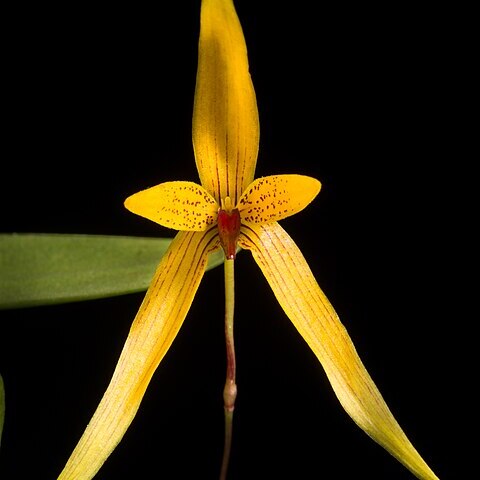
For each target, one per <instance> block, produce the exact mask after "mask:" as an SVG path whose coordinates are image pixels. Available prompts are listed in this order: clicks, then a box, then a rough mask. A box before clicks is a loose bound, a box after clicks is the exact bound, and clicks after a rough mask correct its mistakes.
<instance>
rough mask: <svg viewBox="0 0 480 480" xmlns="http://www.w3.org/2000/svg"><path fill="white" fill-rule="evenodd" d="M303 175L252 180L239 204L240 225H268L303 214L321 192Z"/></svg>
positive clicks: (312, 179) (310, 178)
mask: <svg viewBox="0 0 480 480" xmlns="http://www.w3.org/2000/svg"><path fill="white" fill-rule="evenodd" d="M320 187H321V185H320V182H319V181H318V180H316V179H315V178H312V177H306V176H305V175H270V176H268V177H261V178H257V179H256V180H254V181H253V182H252V183H251V184H250V185H249V186H248V187H247V189H246V190H245V192H244V193H243V195H242V196H241V197H240V200H239V202H238V210H239V212H240V215H241V217H242V222H253V223H269V222H275V221H278V220H282V219H283V218H286V217H289V216H290V215H294V214H295V213H298V212H300V211H301V210H303V209H304V208H305V207H306V206H307V205H308V204H309V203H310V202H311V201H312V200H313V199H314V198H315V197H316V196H317V195H318V192H319V191H320Z"/></svg>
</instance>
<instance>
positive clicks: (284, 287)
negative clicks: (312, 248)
mask: <svg viewBox="0 0 480 480" xmlns="http://www.w3.org/2000/svg"><path fill="white" fill-rule="evenodd" d="M239 243H240V245H241V246H242V247H243V248H246V249H250V250H251V251H252V254H253V257H254V259H255V261H256V262H257V264H258V265H259V267H260V269H261V270H262V272H263V274H264V275H265V277H266V279H267V281H268V283H269V284H270V286H271V287H272V290H273V292H274V294H275V296H276V297H277V300H278V301H279V303H280V305H281V306H282V308H283V310H284V311H285V313H286V314H287V315H288V317H289V318H290V320H291V321H292V322H293V324H294V325H295V327H296V328H297V330H298V331H299V333H300V335H302V337H303V338H304V339H305V341H306V342H307V344H308V345H309V346H310V348H311V349H312V350H313V352H314V353H315V355H316V356H317V358H318V360H319V361H320V363H321V364H322V365H323V368H324V369H325V372H326V374H327V376H328V379H329V380H330V383H331V385H332V387H333V390H334V391H335V393H336V395H337V397H338V399H339V400H340V403H341V404H342V406H343V408H344V409H345V410H346V411H347V413H348V414H349V415H350V416H351V417H352V419H353V420H354V421H355V422H356V423H357V425H358V426H359V427H360V428H362V429H363V430H364V431H365V432H366V433H367V434H368V435H370V437H372V438H373V439H374V440H375V441H376V442H378V443H379V444H380V445H382V446H383V447H384V448H385V449H386V450H388V451H389V452H390V453H391V454H392V455H393V456H395V457H396V458H397V459H398V460H399V461H400V462H402V463H403V464H404V465H405V466H406V467H407V468H408V469H409V470H410V471H411V472H412V473H413V474H415V475H416V476H417V477H418V478H420V479H424V480H435V479H436V480H438V477H437V476H436V475H435V474H434V473H433V472H432V471H431V470H430V468H429V467H428V465H427V464H426V463H425V461H424V460H423V459H422V457H421V456H420V455H419V454H418V452H417V451H416V450H415V448H414V447H413V445H412V444H411V443H410V441H409V440H408V438H407V437H406V435H405V433H404V432H403V431H402V429H401V427H400V426H399V424H398V423H397V421H396V420H395V418H394V417H393V415H392V413H391V412H390V410H389V408H388V406H387V405H386V403H385V401H384V400H383V398H382V395H381V394H380V392H379V391H378V389H377V387H376V386H375V384H374V383H373V380H372V379H371V377H370V375H369V374H368V372H367V370H366V369H365V367H364V366H363V364H362V362H361V360H360V358H359V356H358V354H357V352H356V350H355V347H354V345H353V343H352V341H351V339H350V337H349V335H348V333H347V331H346V330H345V327H344V326H343V325H342V323H341V322H340V320H339V318H338V316H337V314H336V312H335V310H334V309H333V307H332V305H331V304H330V302H329V301H328V299H327V297H326V296H325V294H324V293H323V292H322V290H321V289H320V287H319V286H318V284H317V282H316V280H315V278H314V277H313V274H312V272H311V271H310V268H309V267H308V264H307V262H306V261H305V259H304V257H303V255H302V253H301V252H300V250H299V249H298V247H297V245H296V244H295V243H294V242H293V240H292V239H291V238H290V237H289V236H288V234H287V233H286V232H285V231H284V230H283V229H282V227H280V225H279V224H278V223H270V224H267V225H255V224H251V225H248V226H244V227H242V232H241V236H240V242H239Z"/></svg>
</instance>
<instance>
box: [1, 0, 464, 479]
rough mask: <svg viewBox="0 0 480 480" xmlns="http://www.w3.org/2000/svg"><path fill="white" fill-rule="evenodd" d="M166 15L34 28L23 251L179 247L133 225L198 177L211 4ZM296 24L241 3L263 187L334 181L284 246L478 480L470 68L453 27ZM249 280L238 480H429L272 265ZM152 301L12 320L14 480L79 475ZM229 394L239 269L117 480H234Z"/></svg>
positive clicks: (112, 472) (245, 282) (19, 165)
mask: <svg viewBox="0 0 480 480" xmlns="http://www.w3.org/2000/svg"><path fill="white" fill-rule="evenodd" d="M161 3H162V6H161V7H156V8H153V9H151V8H150V7H148V8H147V7H144V6H140V5H136V6H131V5H128V4H126V5H125V6H119V5H114V6H112V7H111V8H109V9H106V8H100V7H98V8H97V7H92V6H84V5H77V6H75V7H74V6H68V7H60V8H59V7H55V9H52V10H51V11H48V10H45V8H46V7H45V6H43V5H42V7H41V9H40V7H32V6H30V7H28V8H27V7H25V10H24V11H17V12H12V14H11V17H10V18H9V20H8V23H9V26H10V33H9V35H8V36H7V37H8V41H7V45H6V56H5V59H4V66H5V68H4V76H5V78H4V80H6V87H4V95H3V96H4V100H5V106H6V108H5V109H4V116H5V119H6V126H5V127H4V134H5V142H4V149H3V153H2V157H3V160H2V171H1V177H0V178H1V189H2V191H1V192H0V200H1V204H2V207H1V208H2V222H1V230H2V231H5V232H52V233H53V232H54V233H88V234H112V235H137V236H172V235H173V232H171V231H168V230H166V229H163V228H162V227H159V226H158V225H156V224H154V223H151V222H148V221H147V220H144V219H142V218H140V217H136V216H135V215H132V214H131V213H129V212H128V211H126V210H125V209H124V207H123V200H124V199H125V198H126V197H127V196H128V195H130V194H132V193H134V192H136V191H138V190H140V189H143V188H146V187H148V186H152V185H155V184H157V183H160V182H163V181H168V180H192V181H197V180H198V177H197V173H196V170H195V164H194V157H193V151H192V146H191V115H192V104H193V93H194V84H195V73H196V57H197V41H198V21H199V2H198V1H186V2H161ZM279 3H280V2H255V1H253V0H248V1H246V0H238V1H237V11H238V13H239V16H240V20H241V22H242V25H243V27H244V32H245V36H246V40H247V45H248V49H249V58H250V66H251V72H252V77H253V81H254V85H255V88H256V93H257V99H258V106H259V112H260V122H261V143H260V153H259V159H258V166H257V175H256V176H262V175H268V174H280V173H300V174H305V175H310V176H313V177H316V178H318V179H319V180H320V181H321V182H322V191H321V192H320V194H319V196H318V197H317V199H316V200H315V201H314V202H313V203H312V204H311V205H310V206H309V207H308V208H307V209H306V210H304V211H303V212H301V213H300V214H298V215H296V216H293V217H291V218H290V219H286V220H285V221H283V222H282V225H283V226H284V227H285V228H286V230H287V231H288V232H289V233H290V234H291V236H292V237H293V238H294V240H295V241H296V242H297V244H298V246H299V247H300V248H301V250H302V252H303V253H304V255H305V257H306V259H307V261H308V262H309V264H310V266H311V268H312V270H313V272H314V274H315V276H316V278H317V280H318V282H319V284H320V286H321V287H322V288H323V289H324V291H325V293H326V294H327V296H328V297H329V299H330V300H331V302H332V303H333V305H334V306H335V308H336V309H337V311H338V313H339V315H340V317H341V318H342V321H343V322H344V324H345V326H346V327H347V329H348V331H349V333H350V335H351V336H352V339H353V341H354V343H355V345H356V347H357V350H358V351H359V354H360V356H361V358H362V359H363V361H364V363H365V365H366V367H367V369H368V370H369V372H370V373H371V375H372V377H373V378H374V380H375V381H376V383H377V385H378V387H379V389H380V391H381V392H382V394H383V395H384V398H385V399H386V401H387V403H388V405H389V406H390V408H391V409H392V411H393V413H394V415H395V416H396V418H397V419H398V420H399V422H400V424H401V425H402V427H403V428H404V430H405V432H406V433H407V435H408V436H409V438H410V439H411V441H412V442H413V444H414V445H415V446H416V447H417V449H418V450H419V452H420V453H421V454H422V456H423V457H424V458H425V460H426V461H427V463H429V464H430V466H431V467H432V468H433V470H434V471H436V473H437V474H438V475H439V477H440V478H442V479H450V478H451V479H453V478H464V477H461V476H460V475H459V473H458V472H459V470H458V469H459V463H461V461H460V456H456V453H455V449H456V448H457V447H458V446H459V444H460V445H461V444H462V442H464V440H461V438H462V437H461V433H460V431H461V427H460V425H461V424H462V423H463V421H462V420H461V418H459V417H461V416H462V415H463V414H464V413H465V412H464V407H461V406H462V405H464V401H465V400H464V398H466V393H465V392H464V390H463V389H462V383H461V380H460V379H459V377H458V374H459V372H460V371H461V368H463V365H464V362H463V361H461V360H460V359H459V358H458V355H459V354H458V344H459V343H461V342H463V341H464V337H465V336H467V337H468V335H466V334H465V332H464V326H463V322H464V320H465V317H466V315H469V312H468V310H467V307H466V306H465V305H464V303H463V302H464V299H465V297H468V293H467V292H468V288H469V287H468V285H469V282H468V281H467V279H466V278H465V277H464V276H463V274H462V273H460V272H461V269H460V267H459V265H463V266H465V262H466V261H468V260H467V259H468V258H469V256H468V255H469V254H468V253H465V252H468V242H467V240H466V239H467V238H468V233H467V232H466V230H465V224H464V222H463V216H464V215H465V216H468V215H467V214H465V207H466V204H468V202H467V200H464V195H465V194H466V193H468V192H469V190H468V188H467V187H465V185H466V184H467V183H468V181H469V179H470V178H471V176H472V173H471V171H470V166H469V164H468V162H465V161H464V160H465V158H466V157H465V155H463V153H462V152H460V148H461V146H462V144H463V141H462V137H463V136H465V137H468V136H469V131H468V126H465V127H466V129H462V132H459V130H460V129H458V124H459V122H461V121H462V119H461V115H460V114H459V112H458V110H457V108H458V104H459V103H462V91H461V88H459V85H460V84H461V83H462V81H461V79H460V80H459V78H457V77H456V76H455V75H453V74H452V70H455V71H459V68H460V67H461V61H459V60H458V57H457V56H456V53H455V51H454V50H455V49H454V48H453V47H452V34H451V33H450V32H449V28H450V27H449V23H448V20H446V18H447V17H448V15H445V12H438V11H437V12H435V11H429V12H420V11H418V10H415V9H412V10H409V9H407V8H404V9H403V10H402V9H400V7H399V8H398V9H397V8H396V7H389V8H387V9H385V8H383V9H378V8H376V9H372V10H369V9H368V8H367V9H366V7H365V6H362V8H360V7H352V6H351V5H350V6H348V7H347V6H346V5H338V6H337V7H335V8H333V7H324V6H320V7H318V10H316V11H312V10H310V9H309V8H310V7H308V6H307V2H297V3H296V4H295V6H292V5H291V2H288V7H287V6H280V5H279ZM172 4H173V5H172ZM259 4H261V5H259ZM308 5H309V4H308ZM37 8H38V10H37ZM439 19H441V20H442V21H441V22H440V20H439ZM445 22H446V23H445ZM452 48H453V50H452ZM467 158H470V160H471V159H472V157H471V156H470V157H468V155H467ZM236 276H237V278H236V323H235V335H236V347H237V362H238V377H237V383H238V389H239V394H238V399H237V408H236V412H235V424H234V441H233V451H232V459H231V469H230V477H229V478H231V479H257V478H258V479H259V478H277V479H279V478H282V479H283V478H299V479H300V478H302V479H303V478H338V479H344V478H345V479H346V478H369V479H408V478H412V476H411V475H410V474H409V472H408V471H407V470H406V469H405V468H404V467H403V466H402V465H401V464H400V463H398V462H397V461H396V460H394V459H393V457H391V456H390V455H389V454H387V453H386V452H385V451H384V450H383V449H382V448H381V447H379V446H378V445H376V444H375V443H374V442H373V441H371V440H370V439H369V438H368V437H367V436H366V435H365V434H364V433H363V432H362V431H361V430H360V429H358V428H357V427H356V426H355V424H354V423H353V422H352V421H351V420H350V418H348V416H347V415H346V414H345V413H344V411H343V410H342V408H341V407H340V405H339V403H338V401H337V399H336V398H335V396H334V394H333V392H332V390H331V387H330V385H329V383H328V381H327V379H326V377H325V375H324V373H323V370H322V368H321V366H320V365H319V363H318V362H317V360H316V358H315V357H314V355H313V354H312V353H311V352H310V350H309V349H308V347H307V345H306V343H305V342H304V341H303V339H302V338H301V337H300V336H299V335H298V333H297V332H296V330H295V329H294V328H293V326H292V325H291V324H290V322H289V320H288V319H287V318H286V316H285V315H284V313H283V311H282V310H281V308H280V307H279V306H278V304H277V303H276V301H275V299H274V297H273V294H272V293H271V291H270V289H269V286H268V284H267V283H266V281H265V279H264V278H263V277H262V275H261V273H260V271H259V270H258V268H257V267H256V265H255V264H254V262H253V260H252V259H251V256H250V254H249V253H248V252H243V253H241V254H240V255H239V257H238V261H237V262H236ZM142 298H143V294H133V295H126V296H122V297H117V298H111V299H105V300H96V301H89V302H82V303H74V304H69V305H63V306H52V307H38V308H29V309H23V310H10V311H2V312H0V319H1V321H2V325H1V331H0V372H1V373H2V375H3V377H4V381H5V387H6V395H7V416H6V423H5V431H4V436H3V441H2V450H1V452H0V478H1V479H2V480H10V479H24V478H35V479H45V480H50V479H54V478H56V476H57V475H58V473H59V472H60V471H61V469H62V467H63V465H64V463H65V461H66V460H67V458H68V456H69V453H70V452H71V450H72V449H73V447H74V446H75V444H76V442H77V440H78V439H79V437H80V435H81V433H82V432H83V429H84V428H85V426H86V424H87V422H88V420H89V419H90V417H91V415H92V414H93V412H94V410H95V407H96V405H97V404H98V401H99V400H100V398H101V395H102V394H103V392H104V390H105V388H106V386H107V384H108V382H109V379H110V376H111V374H112V372H113V369H114V367H115V364H116V360H117V358H118V355H119V352H120V350H121V348H122V345H123V342H124V340H125V338H126V335H127V333H128V330H129V327H130V324H131V322H132V320H133V318H134V316H135V313H136V311H137V309H138V307H139V305H140V302H141V300H142ZM224 378H225V353H224V338H223V272H222V269H221V268H218V269H216V270H214V271H210V272H208V273H207V274H206V275H205V278H204V280H203V281H202V284H201V286H200V289H199V291H198V293H197V296H196V299H195V301H194V304H193V306H192V308H191V311H190V312H189V314H188V316H187V318H186V320H185V323H184V325H183V327H182V329H181V331H180V333H179V335H178V337H177V339H176V340H175V342H174V344H173V346H172V347H171V349H170V351H169V352H168V354H167V355H166V357H165V359H164V360H163V362H162V363H161V365H160V367H159V369H158V370H157V372H156V374H155V375H154V377H153V380H152V382H151V384H150V386H149V388H148V390H147V393H146V395H145V398H144V400H143V402H142V405H141V407H140V410H139V413H138V414H137V416H136V417H135V419H134V421H133V423H132V425H131V427H130V428H129V430H128V431H127V433H126V435H125V437H124V438H123V440H122V442H121V443H120V445H119V446H118V447H117V449H116V450H115V451H114V453H113V454H112V455H111V457H110V458H109V459H108V460H107V462H106V463H105V465H104V466H103V467H102V469H101V470H100V472H99V473H98V475H97V477H96V478H98V479H113V478H115V479H123V478H126V479H127V478H128V479H130V478H166V479H170V478H172V479H186V478H192V477H193V478H205V479H213V478H217V476H218V470H219V467H220V462H221V454H222V448H223V407H222V389H223V383H224ZM462 392H463V393H462ZM465 410H467V409H465ZM459 439H460V440H459Z"/></svg>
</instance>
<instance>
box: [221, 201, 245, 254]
mask: <svg viewBox="0 0 480 480" xmlns="http://www.w3.org/2000/svg"><path fill="white" fill-rule="evenodd" d="M217 227H218V236H219V237H220V243H221V244H222V247H223V251H224V252H225V257H226V258H227V260H233V259H234V258H235V254H236V251H237V240H238V235H239V234H240V213H239V211H238V208H232V200H231V199H230V197H226V198H225V200H222V206H221V208H220V210H219V211H218V223H217Z"/></svg>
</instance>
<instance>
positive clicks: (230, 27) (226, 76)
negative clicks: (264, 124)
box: [193, 0, 259, 205]
mask: <svg viewBox="0 0 480 480" xmlns="http://www.w3.org/2000/svg"><path fill="white" fill-rule="evenodd" d="M258 141H259V123H258V111H257V102H256V98H255V91H254V89H253V84H252V81H251V78H250V73H249V70H248V59H247V48H246V45H245V39H244V37H243V32H242V27H241V25H240V22H239V20H238V17H237V14H236V12H235V7H234V5H233V2H232V1H231V0H203V1H202V9H201V18H200V40H199V45H198V69H197V82H196V88H195V102H194V109H193V146H194V150H195V160H196V163H197V169H198V173H199V175H200V180H201V183H202V185H203V186H204V187H205V188H206V189H207V190H208V191H209V192H210V193H211V194H212V195H213V197H215V199H216V200H217V202H218V203H219V204H220V202H221V200H222V199H224V198H225V197H227V196H228V197H230V198H231V199H232V202H233V204H234V205H235V204H236V203H237V201H238V199H239V198H240V195H241V194H242V192H243V190H244V189H245V188H246V187H247V185H249V184H250V182H251V181H252V180H253V176H254V173H255V165H256V162H257V153H258Z"/></svg>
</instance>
